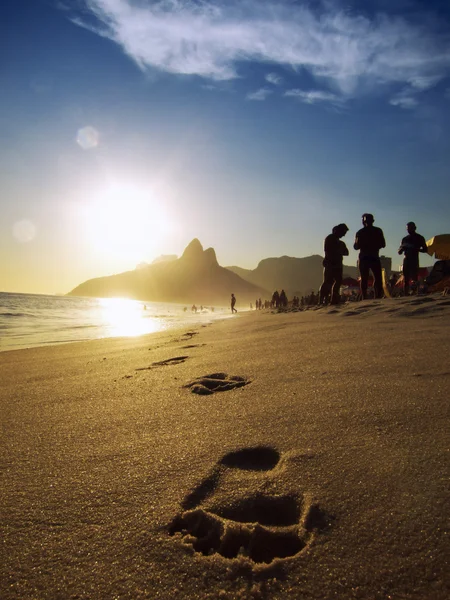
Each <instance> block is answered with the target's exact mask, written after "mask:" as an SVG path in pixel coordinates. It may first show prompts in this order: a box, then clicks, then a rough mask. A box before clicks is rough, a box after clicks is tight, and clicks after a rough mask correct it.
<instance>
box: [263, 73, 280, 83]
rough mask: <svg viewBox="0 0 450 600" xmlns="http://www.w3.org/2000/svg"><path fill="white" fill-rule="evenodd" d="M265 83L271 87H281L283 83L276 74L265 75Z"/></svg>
mask: <svg viewBox="0 0 450 600" xmlns="http://www.w3.org/2000/svg"><path fill="white" fill-rule="evenodd" d="M266 81H267V82H268V83H271V84H272V85H281V84H282V83H283V78H282V77H280V76H279V75H277V74H276V73H267V75H266Z"/></svg>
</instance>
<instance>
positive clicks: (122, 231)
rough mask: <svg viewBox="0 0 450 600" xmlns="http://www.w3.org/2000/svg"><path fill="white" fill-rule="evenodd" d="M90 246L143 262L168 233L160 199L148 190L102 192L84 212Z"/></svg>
mask: <svg viewBox="0 0 450 600" xmlns="http://www.w3.org/2000/svg"><path fill="white" fill-rule="evenodd" d="M85 216H86V220H87V223H86V227H87V232H88V236H89V240H90V243H92V245H93V247H95V248H96V249H97V250H98V251H99V252H102V253H105V254H108V255H109V256H111V257H114V256H118V257H121V258H124V257H127V258H129V259H130V260H134V261H140V260H143V258H144V257H146V256H148V254H149V247H151V246H153V245H154V244H155V243H157V242H158V241H160V239H161V238H162V237H163V236H164V235H165V234H167V233H168V231H169V223H168V219H167V216H166V213H165V210H164V208H163V206H162V202H161V199H159V198H157V197H155V195H154V194H153V193H152V191H151V190H149V189H144V188H142V189H139V188H137V187H133V186H128V185H117V184H116V185H112V186H111V187H109V188H107V189H106V190H104V191H102V192H100V193H99V194H98V195H97V196H96V197H95V198H94V199H93V200H92V202H91V203H90V204H89V205H88V206H87V208H86V211H85Z"/></svg>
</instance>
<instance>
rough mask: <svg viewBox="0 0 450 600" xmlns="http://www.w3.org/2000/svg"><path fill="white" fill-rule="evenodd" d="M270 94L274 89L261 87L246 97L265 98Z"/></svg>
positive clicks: (252, 98)
mask: <svg viewBox="0 0 450 600" xmlns="http://www.w3.org/2000/svg"><path fill="white" fill-rule="evenodd" d="M270 94H272V90H268V89H267V88H261V89H260V90H257V91H256V92H251V93H249V94H247V96H246V98H247V100H265V99H266V98H267V96H269V95H270Z"/></svg>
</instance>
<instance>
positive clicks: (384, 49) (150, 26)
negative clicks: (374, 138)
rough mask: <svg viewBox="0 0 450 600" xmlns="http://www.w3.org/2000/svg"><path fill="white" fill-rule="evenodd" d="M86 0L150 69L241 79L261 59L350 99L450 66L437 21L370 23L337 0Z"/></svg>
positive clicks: (419, 84) (433, 75)
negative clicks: (319, 3)
mask: <svg viewBox="0 0 450 600" xmlns="http://www.w3.org/2000/svg"><path fill="white" fill-rule="evenodd" d="M85 1H86V4H87V7H88V8H89V10H90V11H91V13H93V14H94V15H95V16H96V17H97V18H98V19H99V21H100V25H99V26H98V27H97V28H96V32H97V33H98V34H99V35H103V36H106V37H108V38H110V39H112V40H114V41H115V42H116V43H117V44H119V45H120V46H121V47H122V48H123V50H124V52H126V53H127V54H128V55H129V56H130V57H131V58H132V59H133V60H134V61H135V62H136V63H137V64H138V65H139V67H140V68H141V69H143V70H145V69H147V68H154V69H160V70H163V71H166V72H170V73H175V74H190V75H199V76H201V77H204V78H208V79H211V80H226V79H232V78H235V77H238V76H239V72H238V69H239V67H238V65H239V63H242V62H245V61H247V62H248V61H259V62H265V63H272V64H274V65H281V66H285V67H289V68H293V69H294V70H295V69H299V68H303V69H305V70H306V71H308V72H309V73H310V74H311V75H312V76H313V77H314V78H315V79H316V80H317V81H318V82H320V83H321V84H322V85H325V86H326V87H328V88H329V89H332V90H333V91H335V92H336V94H339V95H340V96H341V97H342V98H349V97H352V96H356V95H359V94H360V93H365V92H367V91H368V90H373V89H374V88H379V87H380V86H382V85H387V86H389V85H400V86H404V85H409V86H411V87H412V88H414V89H416V90H418V91H422V90H426V89H429V88H430V87H432V86H433V85H435V84H436V83H437V82H439V81H441V80H442V79H443V78H444V77H446V76H447V75H448V72H449V69H450V36H449V35H448V33H445V32H444V33H443V32H442V29H441V30H439V29H438V28H437V26H434V25H431V24H430V23H432V21H431V20H429V19H428V20H427V19H423V23H422V24H418V23H417V22H416V23H414V24H413V23H411V22H408V21H407V20H406V19H405V18H402V17H398V16H397V17H394V16H390V17H388V16H387V15H378V16H376V17H375V18H374V19H372V20H371V19H369V18H367V17H365V16H362V15H357V14H355V13H349V12H344V11H342V10H340V9H338V8H337V7H333V3H332V2H327V3H324V5H323V7H324V8H323V10H322V12H321V13H320V12H319V11H318V10H314V11H313V10H312V9H311V8H309V5H308V4H306V3H305V5H299V4H298V3H292V2H280V1H276V0H267V1H263V0H241V2H239V3H238V2H228V3H227V4H223V5H219V4H218V3H217V2H218V0H215V2H214V1H212V2H211V1H209V2H208V1H201V2H193V1H192V0H159V1H154V2H149V1H147V2H144V1H143V0H141V1H140V2H136V1H135V0H85ZM78 24H80V21H79V19H78ZM85 26H87V27H89V28H90V29H92V26H91V25H89V26H88V25H85ZM269 76H270V75H269ZM269 76H267V77H266V80H267V81H269V79H268V77H269ZM274 81H275V80H273V81H272V82H271V83H274Z"/></svg>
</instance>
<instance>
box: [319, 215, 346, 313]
mask: <svg viewBox="0 0 450 600" xmlns="http://www.w3.org/2000/svg"><path fill="white" fill-rule="evenodd" d="M347 231H348V227H347V225H346V224H345V223H340V224H339V225H336V226H335V227H333V229H332V233H330V235H327V237H326V238H325V242H324V245H323V247H324V252H325V258H324V259H323V283H322V285H321V286H320V291H319V304H325V303H326V302H327V301H328V298H329V297H330V296H331V299H330V304H339V302H340V301H341V294H340V289H341V285H342V278H343V265H342V260H343V257H344V256H348V248H347V246H346V245H345V243H344V242H343V241H342V240H341V238H342V237H344V235H345V234H346V233H347Z"/></svg>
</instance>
